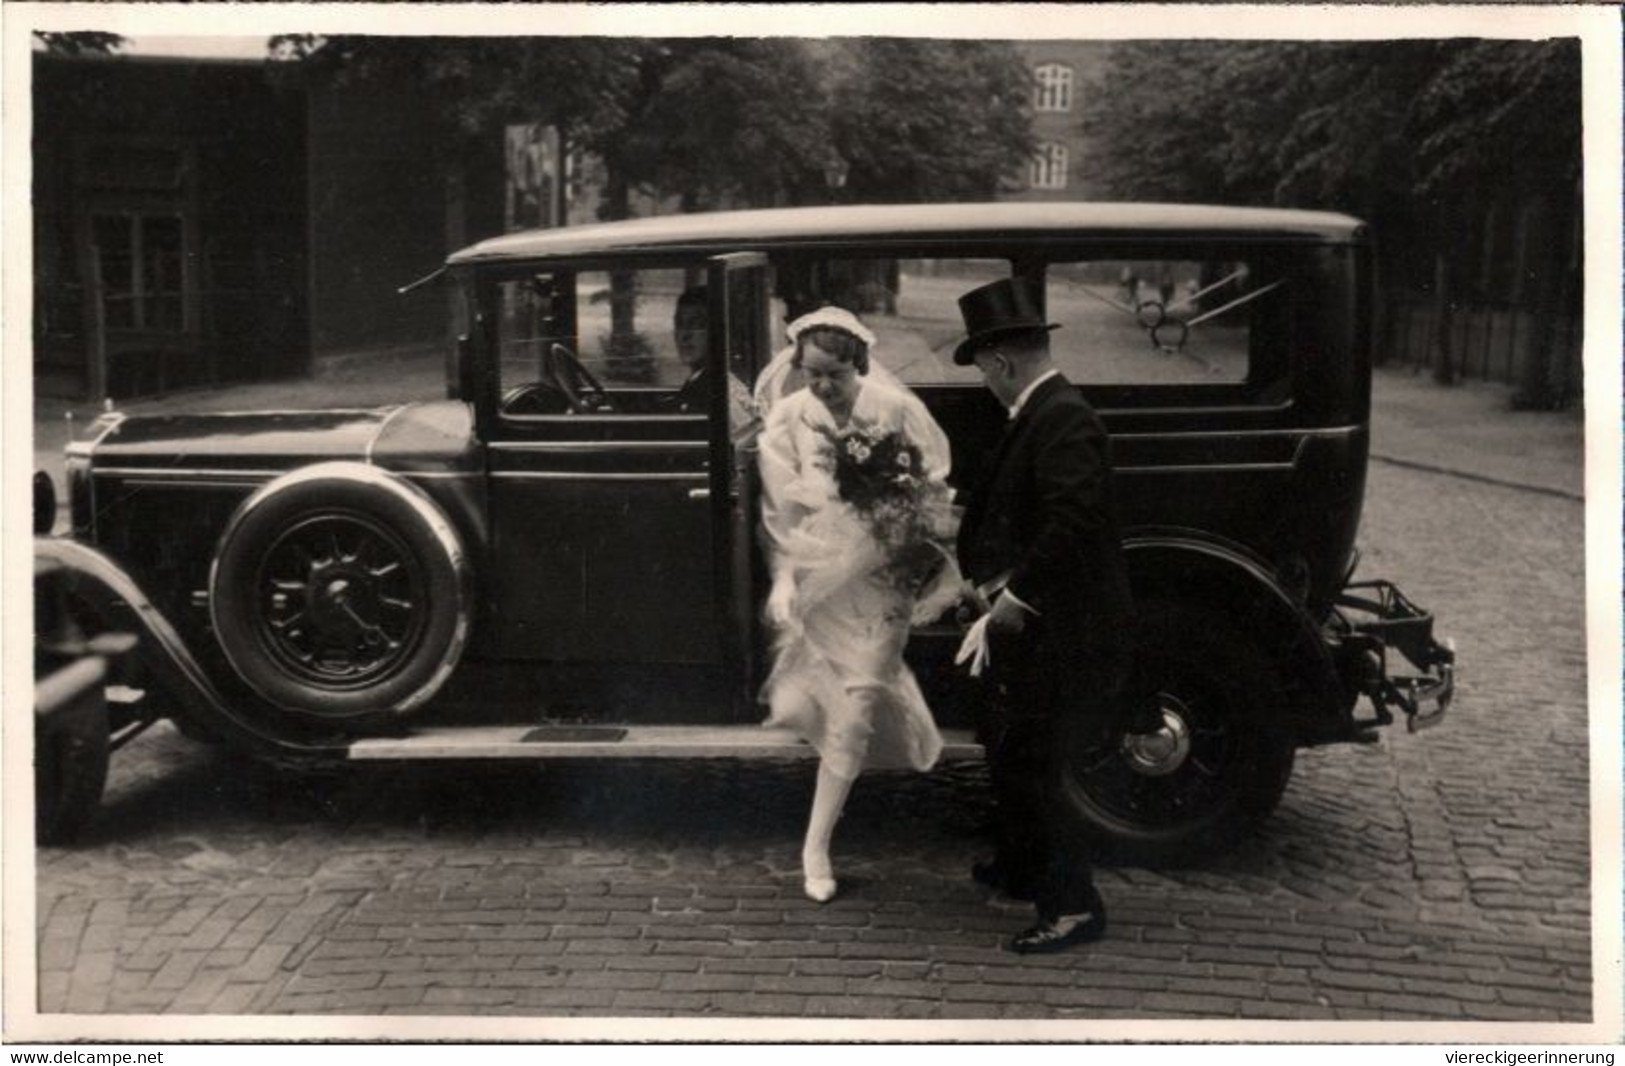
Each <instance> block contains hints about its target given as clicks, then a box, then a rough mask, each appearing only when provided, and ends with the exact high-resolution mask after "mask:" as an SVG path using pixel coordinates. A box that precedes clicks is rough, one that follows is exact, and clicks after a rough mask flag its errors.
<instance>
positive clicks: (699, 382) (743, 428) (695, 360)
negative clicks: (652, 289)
mask: <svg viewBox="0 0 1625 1066" xmlns="http://www.w3.org/2000/svg"><path fill="white" fill-rule="evenodd" d="M709 318H710V310H709V304H708V302H707V298H706V289H705V286H703V285H697V286H694V287H693V288H690V289H685V290H684V291H683V294H682V295H681V296H679V297H678V298H677V313H676V316H675V319H676V321H675V325H674V332H675V334H676V340H677V358H678V359H680V360H681V361H682V363H683V365H684V366H685V367H687V368H688V378H687V379H686V380H684V382H683V383H682V385H681V386H679V387H678V389H677V392H676V393H675V394H674V395H673V396H672V399H671V404H672V409H673V410H675V411H678V412H681V413H683V414H704V413H705V411H706V405H707V402H708V401H707V394H708V390H709V387H710V381H711V379H710V378H708V377H707V376H706V373H705V359H706V351H707V348H708V346H709V345H708V341H709V336H710V331H709ZM728 429H729V434H730V436H731V437H732V438H733V441H734V443H735V444H741V443H743V442H745V441H748V440H750V439H753V438H754V437H755V436H756V434H757V433H758V432H759V431H760V429H761V420H760V419H758V418H757V417H756V407H755V404H754V403H752V401H751V396H750V389H748V388H747V387H746V386H745V383H744V382H743V381H740V380H739V378H738V377H737V376H735V375H734V374H733V373H732V372H731V371H730V372H729V374H728Z"/></svg>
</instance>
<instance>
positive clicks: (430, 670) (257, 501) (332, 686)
mask: <svg viewBox="0 0 1625 1066" xmlns="http://www.w3.org/2000/svg"><path fill="white" fill-rule="evenodd" d="M470 584H471V581H470V577H469V573H468V565H467V556H466V553H465V552H464V550H463V548H462V546H461V543H460V541H459V539H458V537H457V535H456V533H455V531H454V530H453V529H452V527H451V525H450V523H449V522H448V521H447V520H446V518H445V516H444V515H443V514H442V513H441V512H440V510H439V508H438V507H436V506H435V505H434V503H433V502H432V501H430V500H429V498H428V497H427V496H425V495H424V494H423V493H422V492H421V491H420V490H418V489H417V488H415V487H414V486H412V485H409V484H406V483H405V482H403V481H401V480H400V479H398V478H394V477H391V476H390V475H388V474H385V473H383V472H381V471H379V470H377V469H376V468H374V467H369V466H363V465H361V464H358V463H325V464H321V465H318V466H314V467H309V468H306V469H304V470H300V471H295V472H294V473H292V474H288V475H285V476H284V477H281V478H278V479H277V480H276V481H273V482H271V483H270V484H268V485H266V486H265V487H264V488H262V489H260V490H259V491H258V492H256V493H255V494H254V495H253V496H251V497H250V498H249V499H248V500H247V501H245V502H244V504H243V505H242V507H241V508H239V509H238V512H237V514H236V515H234V516H233V518H232V520H231V522H230V523H229V524H228V526H227V528H226V532H225V534H224V536H223V537H222V540H221V545H220V549H219V552H218V553H217V554H216V556H215V560H214V568H213V572H212V574H211V578H210V591H211V594H210V613H211V615H212V617H213V622H214V629H215V634H216V636H217V638H218V639H219V641H220V646H221V648H222V650H223V651H224V652H225V654H226V658H227V659H228V660H229V661H230V663H231V665H232V667H233V668H234V669H235V670H236V671H237V673H238V674H239V675H240V676H241V677H242V679H243V680H244V681H245V682H246V683H247V684H248V686H249V687H250V688H252V689H253V690H254V691H255V692H257V693H259V694H260V695H261V696H262V697H264V698H265V699H266V700H268V701H269V702H270V703H272V704H274V705H275V706H277V707H279V708H281V709H282V710H284V711H287V712H289V713H291V714H293V715H295V716H298V717H301V718H304V719H306V720H314V721H320V722H324V723H329V724H332V723H345V722H350V723H354V722H358V721H363V720H366V719H369V718H374V717H377V716H380V715H399V714H405V713H407V712H410V711H412V710H414V709H416V708H418V707H420V706H422V705H423V704H424V703H426V702H427V701H428V700H429V698H430V697H432V696H433V695H434V693H435V692H436V691H437V690H438V689H439V688H440V686H441V685H442V684H444V682H445V681H446V679H447V678H448V677H449V676H450V674H451V672H452V669H453V668H454V667H455V666H456V663H457V660H458V659H459V658H460V657H461V655H462V651H463V647H464V645H465V643H466V642H467V636H468V628H469V616H470V611H471V606H472V604H471V600H472V597H471V595H470Z"/></svg>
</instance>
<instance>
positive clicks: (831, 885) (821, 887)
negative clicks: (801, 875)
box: [801, 877, 835, 903]
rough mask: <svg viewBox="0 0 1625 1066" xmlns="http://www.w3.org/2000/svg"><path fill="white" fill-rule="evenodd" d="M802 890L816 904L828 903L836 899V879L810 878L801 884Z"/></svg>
mask: <svg viewBox="0 0 1625 1066" xmlns="http://www.w3.org/2000/svg"><path fill="white" fill-rule="evenodd" d="M801 890H802V891H803V892H805V893H807V898H808V899H810V900H812V901H813V902H814V903H828V902H829V901H830V900H832V899H834V898H835V878H833V877H808V878H806V879H805V880H803V881H802V882H801Z"/></svg>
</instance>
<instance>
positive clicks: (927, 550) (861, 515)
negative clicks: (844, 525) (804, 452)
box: [817, 424, 955, 596]
mask: <svg viewBox="0 0 1625 1066" xmlns="http://www.w3.org/2000/svg"><path fill="white" fill-rule="evenodd" d="M817 428H818V430H819V432H820V433H822V434H823V435H824V438H825V441H826V449H825V454H824V456H823V460H824V461H823V465H824V468H825V469H826V470H827V471H828V472H829V474H830V476H831V477H832V478H833V479H834V481H835V488H836V492H837V493H838V494H839V495H840V498H841V499H842V500H843V501H844V502H845V503H847V504H848V505H850V506H851V508H852V510H853V511H854V512H855V513H856V515H857V517H858V520H859V521H860V522H862V523H863V525H864V527H865V528H866V529H867V530H868V532H869V534H870V535H871V536H872V537H873V538H874V539H875V541H876V542H877V543H878V544H879V546H880V548H881V550H882V553H883V554H884V555H885V557H886V559H887V562H886V565H885V567H884V569H883V574H884V575H885V577H886V579H887V580H888V581H890V582H891V583H892V584H893V585H895V586H896V587H897V588H900V589H902V590H904V591H906V592H908V593H909V594H910V595H913V596H919V595H920V593H921V592H922V591H923V590H924V589H925V588H926V586H928V585H929V584H931V582H932V581H933V580H934V579H935V578H936V577H937V576H938V574H940V573H941V572H942V568H943V565H944V563H945V562H946V561H947V560H948V559H949V558H950V557H951V550H952V549H951V547H950V545H949V542H950V540H951V539H952V537H953V535H954V524H955V516H954V509H953V504H952V501H951V499H950V494H949V490H948V486H946V485H945V484H943V483H942V482H941V481H937V480H933V479H931V478H928V477H926V476H925V472H924V470H923V469H922V464H921V457H920V449H919V446H918V445H916V444H915V443H914V442H913V441H911V440H909V439H908V438H907V437H906V436H905V435H904V434H902V433H901V432H898V431H895V430H893V431H890V432H881V431H879V430H877V429H872V428H866V427H862V426H858V425H856V424H854V425H852V426H850V427H848V428H847V429H846V430H844V431H841V432H836V431H834V430H831V429H829V428H827V427H823V426H820V427H817Z"/></svg>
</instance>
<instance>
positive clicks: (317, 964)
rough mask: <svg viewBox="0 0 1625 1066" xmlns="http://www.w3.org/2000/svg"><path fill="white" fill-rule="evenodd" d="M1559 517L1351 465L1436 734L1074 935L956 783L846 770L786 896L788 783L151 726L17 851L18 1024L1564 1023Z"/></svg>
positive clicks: (1413, 476) (1577, 861)
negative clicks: (193, 737)
mask: <svg viewBox="0 0 1625 1066" xmlns="http://www.w3.org/2000/svg"><path fill="white" fill-rule="evenodd" d="M1400 384H1401V385H1402V386H1403V387H1404V388H1405V389H1415V388H1418V387H1421V386H1416V385H1412V384H1406V383H1400ZM1394 387H1399V386H1394ZM1546 417H1548V418H1551V417H1552V416H1546ZM1575 424H1576V425H1577V420H1576V422H1575ZM1380 428H1381V427H1380V424H1379V432H1378V433H1377V435H1376V439H1375V441H1374V444H1373V451H1374V452H1375V453H1378V454H1379V455H1382V454H1384V453H1385V450H1389V451H1393V452H1394V453H1395V454H1396V455H1397V454H1399V453H1400V452H1402V451H1403V450H1404V447H1405V446H1406V444H1407V441H1406V440H1405V439H1402V438H1403V432H1402V431H1401V430H1395V431H1394V433H1395V434H1397V436H1393V437H1390V438H1389V439H1384V437H1383V436H1382V433H1381V432H1380ZM1563 432H1568V429H1566V428H1565V429H1564V430H1563ZM1549 436H1550V434H1548V437H1549ZM1574 462H1575V463H1576V464H1578V463H1579V457H1578V456H1577V455H1576V456H1574ZM1574 487H1575V486H1560V488H1565V489H1571V490H1572V489H1573V488H1574ZM1584 517H1585V507H1584V504H1583V503H1581V502H1579V501H1578V500H1577V499H1573V498H1569V497H1566V496H1562V495H1558V494H1554V493H1553V492H1550V491H1545V492H1538V491H1529V490H1528V489H1527V488H1517V487H1512V486H1509V485H1503V484H1495V483H1490V482H1488V481H1485V480H1475V479H1472V478H1465V477H1460V476H1454V475H1451V474H1446V473H1440V472H1436V471H1432V470H1426V469H1419V468H1417V467H1416V466H1414V465H1398V464H1397V463H1394V462H1389V461H1385V460H1383V459H1381V458H1379V459H1377V460H1375V461H1373V463H1372V465H1371V471H1370V478H1369V488H1368V500H1367V507H1366V514H1365V521H1364V526H1363V530H1362V536H1361V543H1362V546H1363V551H1364V561H1363V564H1362V567H1361V573H1362V574H1363V575H1365V576H1372V577H1374V576H1382V577H1386V578H1389V579H1392V580H1394V581H1395V582H1396V583H1398V584H1399V585H1400V587H1401V588H1403V589H1404V590H1405V591H1406V593H1407V594H1408V595H1409V596H1411V597H1412V598H1413V599H1414V600H1415V601H1416V602H1418V603H1419V604H1422V605H1423V606H1425V607H1427V608H1429V609H1431V610H1433V611H1434V612H1435V613H1436V614H1437V616H1438V618H1439V619H1440V630H1441V631H1442V632H1443V633H1444V634H1446V635H1449V636H1452V637H1454V638H1455V640H1456V643H1457V647H1458V656H1459V664H1460V673H1459V684H1458V694H1457V698H1456V703H1455V706H1454V707H1453V709H1452V710H1451V713H1450V714H1449V716H1448V717H1447V718H1446V720H1445V722H1444V723H1443V724H1442V725H1441V726H1439V727H1438V728H1436V729H1434V730H1431V731H1428V732H1425V733H1421V734H1416V735H1407V734H1406V733H1405V731H1404V729H1403V727H1402V726H1400V727H1397V728H1390V729H1388V730H1386V731H1385V732H1384V735H1383V737H1382V739H1381V742H1380V743H1377V744H1374V745H1369V746H1338V747H1334V748H1327V749H1321V750H1314V751H1306V752H1301V753H1300V754H1299V759H1298V764H1297V769H1296V772H1295V774H1294V778H1293V781H1292V784H1291V786H1290V788H1289V790H1288V792H1287V794H1286V797H1285V800H1284V801H1283V803H1282V805H1281V808H1280V810H1279V811H1278V812H1277V814H1276V815H1275V816H1274V818H1273V819H1272V820H1271V821H1269V822H1268V823H1267V824H1266V826H1265V827H1264V830H1263V831H1262V832H1261V833H1260V834H1258V835H1257V836H1256V837H1254V838H1252V839H1251V840H1249V841H1247V842H1245V843H1244V844H1243V845H1242V846H1241V847H1240V848H1239V849H1237V850H1235V851H1233V852H1232V853H1230V854H1228V855H1227V856H1225V857H1223V858H1221V859H1217V860H1212V861H1209V862H1207V863H1205V864H1203V865H1201V866H1194V867H1191V868H1185V869H1159V870H1148V869H1140V868H1132V867H1116V868H1111V869H1108V870H1106V871H1104V872H1103V874H1102V877H1101V882H1102V886H1101V887H1102V890H1103V892H1104V893H1105V895H1106V897H1107V900H1108V903H1109V905H1110V907H1111V919H1112V929H1111V932H1110V934H1109V935H1108V937H1107V939H1106V940H1105V941H1103V942H1102V943H1100V944H1098V945H1094V946H1093V947H1091V948H1088V949H1083V950H1078V951H1074V952H1072V953H1069V954H1064V955H1059V956H1048V957H1041V958H1020V957H1017V956H1014V955H1011V954H1008V953H1006V952H1004V951H1002V950H1001V949H1000V942H1001V940H1002V939H1004V938H1007V937H1008V936H1009V934H1011V933H1013V932H1015V931H1016V930H1018V929H1019V928H1021V927H1022V926H1023V924H1024V922H1025V921H1026V919H1027V918H1028V916H1029V913H1030V912H1029V910H1028V908H1027V907H1025V906H1023V905H1017V904H1009V903H999V902H993V901H990V900H989V899H988V898H987V897H986V895H985V893H984V892H983V891H982V890H980V889H979V888H978V887H977V886H975V885H974V884H972V882H971V881H970V879H969V877H968V876H967V873H968V868H969V865H970V863H971V861H972V860H973V859H974V858H976V857H978V856H979V855H980V854H981V851H982V848H983V841H982V839H981V835H980V829H981V826H982V824H983V823H984V822H985V820H986V819H987V817H988V813H989V812H988V793H987V787H986V780H985V776H984V775H983V773H982V772H981V770H980V769H979V768H978V767H975V766H958V767H954V768H949V769H945V770H940V771H938V772H936V773H933V774H931V775H929V776H925V777H917V776H912V775H894V774H888V775H874V776H870V777H865V778H864V779H863V780H862V781H861V782H860V783H859V784H858V786H857V788H856V790H855V792H854V796H853V799H852V802H851V804H850V805H849V807H848V809H847V813H846V816H845V818H844V820H843V822H842V825H841V828H840V831H839V833H838V834H837V838H836V851H835V858H836V864H837V868H838V870H839V871H840V873H841V874H842V877H843V893H842V895H841V897H840V898H839V899H838V900H837V901H835V902H834V903H832V904H830V905H828V906H825V907H819V906H816V905H814V904H812V903H809V902H807V901H805V900H804V899H803V898H802V896H801V894H800V883H799V873H798V866H797V862H798V856H799V832H800V830H801V828H802V825H803V819H804V816H805V809H806V804H807V800H808V797H809V795H810V790H811V787H812V774H813V767H812V765H811V764H802V763H795V764H746V765H739V764H734V763H731V762H728V763H691V764H687V765H680V764H679V765H673V764H650V763H615V764H604V765H592V764H575V765H563V766H547V767H541V766H530V765H520V766H511V765H510V766H502V765H491V764H487V765H478V766H473V767H470V766H444V765H442V766H394V767H388V766H386V767H382V768H368V767H360V768H357V769H356V771H355V772H353V773H347V774H345V775H344V776H342V777H340V778H338V779H336V780H335V779H311V778H301V779H292V780H290V779H289V778H287V777H285V776H279V775H278V774H277V773H276V772H274V771H272V770H269V769H265V768H260V767H258V766H254V765H250V764H246V763H243V762H240V761H237V760H235V759H233V758H230V757H227V756H224V755H220V754H217V753H215V752H213V751H211V750H210V749H208V748H205V747H203V746H200V745H197V744H194V743H192V742H191V741H188V740H186V739H184V738H182V737H181V736H179V735H178V734H177V733H175V732H174V731H173V730H172V729H171V728H170V727H168V726H167V725H164V726H161V727H159V728H157V729H154V730H152V731H151V732H149V733H148V734H147V735H145V736H143V737H142V738H141V739H140V740H138V741H137V742H135V744H134V745H133V746H132V747H131V748H129V749H127V750H126V751H124V752H122V753H120V755H119V756H118V757H116V758H115V760H114V773H113V778H112V781H111V783H110V787H109V790H108V795H107V798H106V801H105V803H104V807H103V810H102V813H101V816H100V817H99V818H98V820H97V821H96V822H95V823H94V824H93V826H92V828H91V830H90V832H89V834H88V837H87V839H85V840H84V841H83V842H82V843H81V844H80V845H79V846H77V847H74V848H71V849H54V850H42V851H40V852H39V866H38V875H37V876H38V897H37V898H38V914H37V919H38V926H39V933H40V941H39V951H40V954H39V976H40V991H39V995H40V1001H39V1009H40V1010H41V1011H42V1012H48V1013H54V1012H66V1013H76V1014H77V1013H87V1014H97V1013H125V1014H152V1013H171V1012H173V1013H225V1014H267V1013H269V1014H280V1013H297V1014H324V1015H326V1014H395V1013H402V1014H458V1015H475V1014H478V1015H487V1014H511V1015H532V1016H541V1015H548V1016H552V1015H571V1014H574V1015H592V1016H602V1015H643V1016H722V1017H731V1016H746V1015H762V1016H791V1017H851V1018H927V1019H996V1018H1043V1019H1102V1018H1113V1019H1117V1018H1124V1019H1212V1018H1224V1019H1279V1020H1298V1019H1313V1020H1358V1019H1384V1020H1388V1021H1435V1020H1468V1021H1476V1020H1492V1021H1543V1022H1582V1021H1588V1020H1590V1019H1591V1018H1592V998H1591V997H1592V969H1591V962H1592V956H1591V939H1590V937H1591V932H1590V892H1589V883H1590V856H1589V844H1588V840H1589V831H1590V830H1589V821H1588V737H1587V715H1586V660H1585V608H1584V604H1585V572H1584V563H1585V558H1584V550H1583V546H1584Z"/></svg>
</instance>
